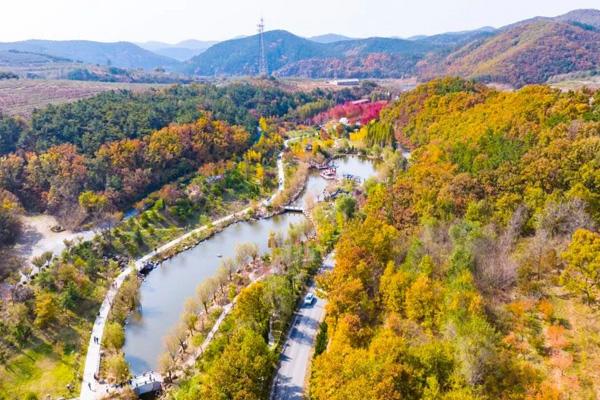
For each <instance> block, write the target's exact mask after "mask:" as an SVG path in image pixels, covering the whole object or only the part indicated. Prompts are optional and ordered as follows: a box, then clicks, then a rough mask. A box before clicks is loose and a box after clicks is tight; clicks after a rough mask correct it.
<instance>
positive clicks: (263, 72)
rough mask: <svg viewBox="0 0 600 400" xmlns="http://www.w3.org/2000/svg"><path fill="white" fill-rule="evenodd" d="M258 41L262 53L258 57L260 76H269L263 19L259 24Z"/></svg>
mask: <svg viewBox="0 0 600 400" xmlns="http://www.w3.org/2000/svg"><path fill="white" fill-rule="evenodd" d="M258 39H259V52H260V54H259V56H258V75H259V76H267V75H269V69H268V67H267V56H266V54H265V22H264V20H263V18H262V17H261V18H260V23H259V24H258Z"/></svg>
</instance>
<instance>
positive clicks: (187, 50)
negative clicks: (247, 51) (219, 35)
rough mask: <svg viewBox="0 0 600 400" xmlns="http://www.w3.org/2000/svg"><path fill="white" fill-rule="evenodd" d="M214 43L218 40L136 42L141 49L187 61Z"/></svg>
mask: <svg viewBox="0 0 600 400" xmlns="http://www.w3.org/2000/svg"><path fill="white" fill-rule="evenodd" d="M216 43H218V42H216V41H201V40H195V39H190V40H184V41H182V42H179V43H175V44H170V43H164V42H145V43H136V44H137V45H138V46H140V47H141V48H143V49H146V50H149V51H151V52H153V53H156V54H159V55H161V56H164V57H169V58H173V59H175V60H178V61H187V60H189V59H190V58H192V57H194V56H197V55H198V54H201V53H203V52H204V51H205V50H206V49H208V48H209V47H210V46H212V45H214V44H216Z"/></svg>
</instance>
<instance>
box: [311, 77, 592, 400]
mask: <svg viewBox="0 0 600 400" xmlns="http://www.w3.org/2000/svg"><path fill="white" fill-rule="evenodd" d="M377 126H379V128H377ZM365 129H366V130H367V131H366V134H367V137H368V136H369V135H375V134H376V137H372V138H371V139H370V140H371V141H372V142H375V143H381V144H382V145H383V144H385V143H386V142H388V143H389V142H394V141H396V142H397V143H402V144H404V145H405V146H408V147H411V148H413V152H412V155H411V159H410V163H409V167H408V168H407V170H406V171H404V170H398V169H395V170H391V172H388V175H387V177H386V179H385V180H384V182H383V183H381V184H371V185H369V186H368V198H367V201H366V203H365V204H364V206H363V208H362V212H361V213H360V214H359V215H358V216H357V217H355V218H354V219H352V220H351V221H350V222H349V223H347V225H346V228H345V229H344V231H343V232H342V235H341V238H340V240H339V243H338V244H337V246H336V266H335V269H334V270H333V272H332V273H330V274H327V275H326V276H325V277H324V278H323V279H321V280H320V284H321V287H322V289H323V290H324V291H325V293H326V296H327V298H328V301H329V303H328V305H327V317H326V318H327V319H326V321H327V326H328V329H327V336H328V338H329V344H328V346H327V348H326V350H325V351H324V352H323V353H322V354H320V355H318V356H317V357H316V359H315V361H314V363H313V367H312V377H311V385H310V391H311V398H313V399H329V400H331V399H386V400H388V399H422V398H425V399H434V398H435V399H438V398H451V399H524V398H527V399H559V398H577V399H584V398H595V396H596V395H597V393H598V390H599V389H600V388H599V386H598V380H597V371H598V366H599V365H600V345H599V343H600V337H599V336H598V332H599V329H598V328H599V327H598V322H597V319H596V318H595V317H594V316H595V313H596V312H597V306H598V304H599V302H600V295H599V293H600V286H599V283H598V280H597V274H598V269H599V263H598V257H599V256H598V254H599V247H598V246H599V243H600V234H598V231H597V227H598V223H599V222H600V197H599V193H600V186H599V184H600V183H599V182H600V175H599V174H598V171H600V168H599V167H600V158H599V154H600V135H599V132H600V93H590V92H577V93H574V92H570V93H561V92H559V91H556V90H552V89H550V88H548V87H543V86H531V87H526V88H524V89H522V90H519V91H517V92H512V93H503V92H496V91H494V90H491V89H488V88H486V87H484V86H481V85H478V84H474V83H471V82H467V81H462V80H458V79H443V80H437V81H432V82H431V83H429V84H426V85H423V86H420V87H418V88H417V89H416V90H414V91H411V92H408V93H406V94H404V95H402V96H401V97H400V99H399V100H398V101H397V102H395V103H394V104H392V105H391V106H389V107H388V108H387V109H384V111H383V112H382V117H381V121H380V122H379V123H377V124H375V125H374V126H371V127H369V128H365Z"/></svg>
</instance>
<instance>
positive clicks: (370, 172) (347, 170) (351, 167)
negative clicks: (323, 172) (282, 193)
mask: <svg viewBox="0 0 600 400" xmlns="http://www.w3.org/2000/svg"><path fill="white" fill-rule="evenodd" d="M334 164H335V166H336V167H337V173H338V175H339V176H343V175H345V174H351V175H354V176H358V177H359V178H361V180H363V181H364V180H365V179H368V178H370V177H372V176H375V174H376V170H375V166H374V165H373V162H372V161H369V160H367V159H364V158H360V157H357V156H349V157H344V158H338V159H336V160H335V161H334ZM330 182H331V181H328V180H325V179H323V178H321V177H320V176H319V172H317V171H312V172H311V173H310V175H309V176H308V180H307V181H306V188H305V189H304V192H302V195H301V196H300V197H299V198H298V199H296V201H294V202H293V203H292V204H293V205H295V206H300V207H304V205H305V204H304V203H305V200H306V199H307V198H309V197H310V198H312V199H316V198H317V197H318V196H320V195H321V194H322V193H323V190H325V188H326V187H327V185H329V183H330Z"/></svg>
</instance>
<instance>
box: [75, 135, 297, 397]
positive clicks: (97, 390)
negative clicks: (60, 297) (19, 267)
mask: <svg viewBox="0 0 600 400" xmlns="http://www.w3.org/2000/svg"><path fill="white" fill-rule="evenodd" d="M300 138H302V137H297V138H292V139H287V140H285V141H284V142H283V144H284V148H287V147H288V143H289V142H290V141H294V140H298V139H300ZM277 174H278V178H279V184H278V187H277V191H276V192H275V193H274V194H273V195H272V196H271V197H270V198H268V199H267V200H265V201H264V202H263V204H264V205H265V206H267V205H269V204H271V203H272V202H273V200H274V199H275V197H276V196H277V195H278V194H280V193H281V192H282V191H283V190H284V188H285V171H284V163H283V152H281V153H279V155H278V157H277ZM251 209H252V207H247V208H245V209H243V210H241V211H238V212H237V213H233V214H229V215H227V216H225V217H223V218H220V219H218V220H215V221H213V222H212V225H221V224H228V223H230V222H232V221H233V220H234V219H235V218H236V215H237V214H240V213H241V214H245V213H247V212H248V211H250V210H251ZM208 228H209V225H204V226H201V227H199V228H196V229H194V230H192V231H190V232H188V233H186V234H185V235H182V236H180V237H178V238H177V239H174V240H172V241H170V242H169V243H167V244H164V245H162V246H160V247H159V248H158V249H156V250H155V251H152V252H150V253H148V254H146V255H145V256H143V257H142V258H140V259H138V260H137V261H136V262H135V263H134V265H132V266H129V267H128V268H127V269H125V270H123V272H121V273H120V274H119V276H118V277H117V278H116V279H115V281H114V282H113V284H112V285H111V287H110V289H109V290H108V292H107V293H106V296H105V298H104V301H103V302H102V305H101V306H100V311H99V312H98V316H97V317H96V320H95V321H94V326H93V328H92V334H91V335H90V341H89V344H88V349H87V355H86V359H85V367H84V372H83V378H82V382H81V391H80V394H79V399H80V400H96V399H101V398H102V397H104V396H106V393H107V388H108V385H107V384H104V383H100V382H98V380H97V379H96V376H98V374H99V371H100V356H101V351H102V336H103V334H104V326H105V325H106V322H107V319H108V315H109V313H110V308H111V306H112V303H113V301H114V299H115V297H116V295H117V293H118V292H119V288H120V287H121V285H122V284H123V282H124V281H125V279H126V278H127V276H129V274H131V273H132V272H133V271H139V270H140V269H141V268H142V267H143V266H144V264H145V263H146V262H148V261H150V260H151V259H152V258H153V257H154V256H156V255H158V254H160V253H162V252H164V251H166V250H168V249H170V248H171V247H173V246H176V245H177V244H179V243H181V242H182V241H184V240H186V239H187V238H189V237H190V236H192V235H194V234H197V233H201V232H203V231H205V230H207V229H208ZM215 325H216V328H218V324H215ZM213 329H215V328H213ZM211 332H212V331H211ZM213 335H214V332H213V334H212V335H210V338H211V339H212V336H213ZM209 341H210V340H209ZM206 345H207V344H206ZM157 378H158V379H160V377H159V376H158V375H157Z"/></svg>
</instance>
